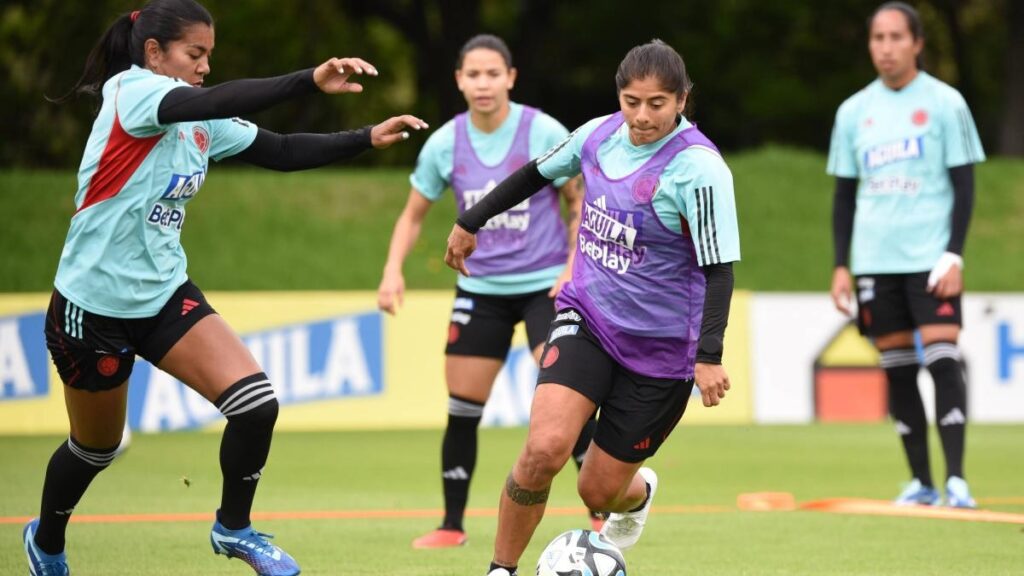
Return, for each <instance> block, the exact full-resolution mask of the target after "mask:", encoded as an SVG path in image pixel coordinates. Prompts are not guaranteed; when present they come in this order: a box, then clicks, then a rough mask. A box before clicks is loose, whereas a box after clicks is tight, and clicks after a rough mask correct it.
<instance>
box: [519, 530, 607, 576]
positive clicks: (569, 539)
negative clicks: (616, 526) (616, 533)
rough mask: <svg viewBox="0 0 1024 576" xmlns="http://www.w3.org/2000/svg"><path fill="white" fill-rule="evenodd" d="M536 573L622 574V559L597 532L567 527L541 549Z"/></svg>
mask: <svg viewBox="0 0 1024 576" xmlns="http://www.w3.org/2000/svg"><path fill="white" fill-rule="evenodd" d="M537 576H626V561H625V560H624V559H623V558H622V552H620V551H619V549H618V548H616V547H615V544H612V543H611V541H610V540H608V539H607V538H605V537H604V536H602V535H601V534H600V533H599V532H593V531H591V530H570V531H568V532H563V533H562V534H559V535H558V536H556V537H555V539H554V540H552V541H551V543H550V544H548V545H547V547H546V548H544V552H542V553H541V555H540V560H538V561H537Z"/></svg>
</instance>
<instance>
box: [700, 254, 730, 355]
mask: <svg viewBox="0 0 1024 576" xmlns="http://www.w3.org/2000/svg"><path fill="white" fill-rule="evenodd" d="M703 271H704V277H705V278H706V279H707V289H706V291H705V293H704V318H703V319H702V320H701V323H700V342H699V343H698V345H697V362H701V363H703V364H721V363H722V348H723V340H724V339H725V326H726V324H728V323H729V304H731V303H732V285H733V274H732V262H727V263H725V264H711V265H709V266H704V267H703Z"/></svg>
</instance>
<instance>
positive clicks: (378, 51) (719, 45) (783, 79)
mask: <svg viewBox="0 0 1024 576" xmlns="http://www.w3.org/2000/svg"><path fill="white" fill-rule="evenodd" d="M1013 1H1014V0H922V1H919V2H913V3H914V4H916V5H917V6H918V7H919V8H920V11H921V14H922V18H923V19H924V21H925V25H926V31H927V35H928V42H927V47H926V52H927V54H926V56H927V60H928V62H929V68H930V69H931V70H933V72H934V73H935V74H936V75H938V76H939V77H940V78H942V79H944V80H946V81H948V82H950V83H952V84H954V85H955V86H957V87H958V88H959V89H960V90H961V91H962V92H963V93H964V95H965V97H966V98H967V100H968V102H969V104H970V105H971V109H972V110H973V112H974V115H975V118H976V120H977V123H978V125H979V128H980V130H981V132H982V137H983V139H984V141H985V144H986V148H987V149H988V150H989V151H993V152H994V151H997V150H998V136H999V133H1000V129H1001V128H1002V122H1003V118H1004V116H1005V115H1006V112H1005V111H1006V110H1007V108H1008V102H1010V101H1015V100H1014V95H1013V94H1012V93H1011V91H1010V90H1006V89H1004V86H1005V85H1006V82H1005V80H1006V75H1007V73H1008V72H1007V71H1008V70H1010V62H1009V59H1010V58H1011V56H1012V54H1011V51H1010V50H1008V46H1009V40H1008V39H1009V38H1010V35H1011V27H1014V26H1016V29H1018V30H1017V34H1018V35H1019V33H1020V31H1019V28H1020V25H1021V24H1020V22H1019V21H1020V18H1019V17H1018V16H1013V17H1008V15H1009V14H1010V13H1011V12H1013V14H1015V15H1019V13H1020V12H1021V10H1016V11H1013V10H1011V8H1012V7H1013ZM141 4H142V3H141V1H140V2H139V3H138V4H136V3H134V2H129V1H127V0H94V1H90V2H77V1H69V0H6V1H5V2H4V3H3V5H2V6H0V78H3V82H4V84H3V86H2V88H3V89H2V90H0V166H58V167H73V166H75V165H77V163H78V160H79V157H80V154H81V149H82V146H83V145H84V142H85V139H86V137H87V135H88V131H89V128H90V124H91V119H92V113H91V111H92V109H93V107H94V106H95V103H94V102H90V101H87V100H79V101H77V102H73V103H70V104H65V105H55V104H51V103H48V102H46V101H45V100H44V98H43V95H44V94H49V95H51V96H55V95H60V94H62V93H63V92H65V91H66V90H67V89H68V88H69V87H70V86H71V85H73V84H74V81H75V80H76V79H77V78H78V76H79V75H80V73H81V70H82V66H83V63H84V61H85V56H86V54H87V53H88V52H89V50H90V48H91V47H92V45H93V44H94V43H95V42H96V40H97V39H98V38H99V36H100V34H101V33H102V32H103V30H105V28H106V26H107V25H109V23H110V22H112V21H113V19H114V18H115V17H116V16H117V15H118V14H120V13H123V12H126V11H129V10H132V9H135V8H138V7H140V6H141ZM204 4H205V5H206V6H207V7H208V8H209V9H210V11H211V13H212V14H213V15H214V18H215V20H216V29H217V49H216V51H215V54H214V59H213V73H212V75H211V77H210V79H209V81H210V82H211V83H217V82H223V81H226V80H231V79H236V78H244V77H259V76H270V75H276V74H281V73H285V72H289V71H292V70H295V69H299V68H304V67H309V66H313V65H315V64H317V63H319V62H321V61H323V60H324V59H326V58H327V57H329V56H353V55H357V56H361V57H364V58H366V59H367V60H369V61H371V62H373V63H375V64H376V65H377V66H378V67H379V69H380V70H381V76H380V77H379V78H375V79H372V80H369V81H367V82H366V87H367V90H366V92H365V93H364V94H361V95H356V96H341V97H333V98H329V97H326V96H310V97H308V98H306V99H303V100H302V101H299V102H295V103H289V104H285V105H281V106H278V107H276V108H274V109H272V110H269V111H266V112H263V113H261V114H258V115H255V116H253V117H252V118H251V119H252V120H254V121H255V122H257V123H258V124H260V125H262V126H264V127H267V128H269V129H271V130H276V131H281V132H296V131H320V132H322V131H333V130H339V129H345V128H352V127H357V126H361V125H365V124H368V123H372V122H375V121H379V120H381V119H383V118H386V117H388V116H391V115H394V114H397V113H405V112H409V113H414V114H417V115H419V116H421V117H423V118H424V119H426V120H427V121H428V122H430V123H431V124H432V125H434V126H439V125H440V124H441V123H443V122H444V121H446V120H447V119H448V118H450V117H451V115H452V114H453V113H455V112H457V111H459V110H462V109H464V108H465V103H464V102H463V101H462V99H461V95H460V94H459V93H458V92H457V91H456V89H455V86H454V81H453V75H452V73H453V69H454V61H455V56H456V54H457V51H458V49H459V47H460V46H461V45H462V43H463V42H464V41H465V40H466V39H468V38H469V37H471V36H472V35H474V34H476V33H479V32H492V33H496V34H499V35H501V36H502V37H504V38H505V39H506V40H507V41H508V43H509V45H510V46H511V48H512V50H513V54H514V57H515V64H516V66H517V67H518V68H519V69H520V76H519V81H518V82H517V85H516V89H515V91H514V92H513V98H515V99H517V100H519V101H522V102H526V103H529V104H532V105H534V106H538V107H541V108H543V109H544V110H545V111H547V112H548V113H550V114H552V115H553V116H554V117H556V118H558V119H559V120H561V121H562V122H563V123H564V124H565V125H566V126H568V127H570V129H571V128H574V127H575V126H577V125H579V124H581V123H582V122H584V121H586V120H588V119H589V118H592V117H594V116H598V115H602V114H606V113H608V112H610V111H612V110H614V108H615V106H616V102H615V90H614V80H613V78H614V73H615V69H616V67H617V66H618V63H619V61H620V60H621V58H622V56H623V55H624V54H625V52H626V51H627V50H628V49H629V48H631V47H632V46H634V45H637V44H640V43H643V42H646V41H648V40H650V39H651V38H656V37H657V38H661V39H663V40H665V41H666V42H668V43H669V44H671V45H673V46H674V47H675V48H676V49H678V50H679V51H680V52H681V53H682V54H683V57H684V59H685V60H686V62H687V66H688V69H689V73H690V75H691V77H692V79H693V81H694V82H695V84H696V89H695V91H694V93H693V99H694V104H695V113H694V118H695V120H697V122H699V123H700V125H701V126H702V129H704V130H705V132H707V133H708V134H710V135H712V138H714V139H715V141H716V142H717V143H718V144H719V145H720V146H721V147H723V148H725V149H731V150H735V149H741V148H746V147H751V146H758V145H761V144H764V143H783V144H792V145H799V146H809V147H814V148H816V149H819V150H823V149H824V148H825V146H826V145H827V143H828V136H829V132H830V130H831V126H832V119H833V116H834V114H835V110H836V108H837V107H838V105H839V104H840V103H841V102H842V100H843V99H845V98H846V97H848V96H850V95H851V94H852V93H853V92H855V91H856V90H858V89H859V88H860V87H862V86H864V85H866V84H867V83H868V82H870V81H871V80H872V79H873V77H874V71H873V69H872V66H871V62H870V60H869V58H868V54H867V27H866V20H867V17H868V16H869V15H870V14H871V13H872V11H873V10H874V9H875V8H876V7H877V6H878V4H879V2H878V0H831V1H829V2H807V1H804V0H775V1H773V2H764V1H763V0H723V1H720V2H699V1H697V0H661V1H651V2H646V3H641V4H637V5H632V4H626V3H623V2H618V1H614V0H589V1H587V2H581V1H564V2H547V1H545V0H516V1H514V2H513V1H501V0H333V1H332V0H299V1H294V2H280V1H279V0H247V1H246V2H237V1H230V0H206V2H204ZM1017 57H1018V58H1019V57H1020V55H1019V54H1018V55H1017ZM1017 96H1019V97H1020V98H1022V99H1024V95H1017ZM1014 117H1016V116H1014ZM1021 129H1022V130H1024V126H1022V127H1021ZM415 154H416V150H415V149H413V148H412V147H401V148H396V149H395V150H389V151H386V152H384V153H380V154H373V155H366V157H365V158H364V159H363V160H362V162H365V163H376V164H387V165H400V164H409V163H411V162H412V161H413V159H414V157H415Z"/></svg>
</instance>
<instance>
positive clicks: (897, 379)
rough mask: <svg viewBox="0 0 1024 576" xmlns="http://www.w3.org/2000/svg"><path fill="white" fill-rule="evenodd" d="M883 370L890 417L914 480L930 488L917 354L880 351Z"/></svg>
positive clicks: (900, 349) (925, 422) (930, 479)
mask: <svg viewBox="0 0 1024 576" xmlns="http://www.w3.org/2000/svg"><path fill="white" fill-rule="evenodd" d="M882 367H883V368H884V369H885V375H886V376H887V377H888V380H889V413H890V414H891V415H892V417H893V420H895V421H896V431H897V432H898V433H899V435H900V438H901V439H902V440H903V451H904V452H905V453H906V455H907V462H908V463H909V464H910V472H911V474H913V476H914V478H917V479H918V480H920V481H921V484H924V485H925V486H933V485H934V484H933V483H932V473H931V468H930V466H929V463H928V418H927V416H926V415H925V413H924V402H923V401H922V400H921V392H920V391H919V390H918V389H917V372H918V370H919V366H918V364H917V353H916V352H915V351H914V349H913V348H898V349H894V350H883V351H882Z"/></svg>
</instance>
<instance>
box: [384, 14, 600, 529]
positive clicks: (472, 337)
mask: <svg viewBox="0 0 1024 576" xmlns="http://www.w3.org/2000/svg"><path fill="white" fill-rule="evenodd" d="M455 68H456V69H455V82H456V83H457V84H458V87H459V90H460V91H461V92H462V94H463V96H464V97H465V98H466V103H467V104H468V106H469V111H468V112H464V113H462V114H459V115H458V116H456V117H455V118H454V119H452V120H450V121H448V122H447V123H446V124H445V125H444V126H442V127H441V128H440V129H439V130H438V131H437V132H435V133H434V134H432V135H431V136H430V138H429V139H428V140H427V142H426V144H425V145H424V146H423V150H421V151H420V155H419V159H418V161H417V163H416V170H415V172H413V174H412V177H411V178H410V180H411V182H412V190H411V191H410V192H409V200H408V202H407V203H406V205H405V209H404V210H403V211H402V214H401V216H399V218H398V222H396V224H395V231H394V234H393V235H392V237H391V247H390V250H389V251H388V261H387V264H385V266H384V275H383V279H382V280H381V283H380V289H379V292H378V306H379V307H380V309H381V310H384V311H386V312H388V313H391V314H394V313H395V311H396V308H397V306H399V305H401V303H402V298H403V294H404V292H405V279H404V278H403V276H402V264H403V263H404V262H405V258H406V256H407V255H408V253H409V250H411V249H412V246H413V245H414V244H415V243H416V239H417V238H418V237H419V234H420V227H421V225H422V222H423V219H424V217H425V216H426V214H427V212H428V211H429V210H430V207H431V206H432V205H433V203H434V202H436V201H437V200H438V199H439V198H440V197H441V195H442V193H443V192H444V190H445V188H446V187H448V186H451V188H452V191H453V193H454V194H455V200H456V203H457V204H458V209H459V212H460V213H461V212H464V211H465V210H468V209H469V208H471V207H472V206H473V205H474V204H476V203H477V202H479V201H480V199H481V198H483V197H484V196H485V195H486V194H488V193H489V192H490V190H491V189H492V188H493V187H494V185H495V183H497V182H500V181H501V180H503V179H505V177H507V176H508V175H509V174H511V173H512V172H513V171H515V170H516V169H517V168H519V167H520V166H522V165H523V164H525V163H526V162H527V160H529V159H530V158H532V157H534V156H537V155H539V154H540V153H542V152H543V151H545V150H547V149H548V148H550V147H551V146H553V145H555V144H557V143H558V142H560V141H561V140H562V139H564V138H565V137H566V135H567V134H568V133H569V132H568V130H566V129H565V127H563V126H562V125H561V124H559V123H558V121H557V120H555V119H554V118H552V117H550V116H548V115H547V114H544V113H543V112H540V111H539V110H536V109H533V108H530V107H528V106H523V105H521V104H517V103H515V102H511V101H510V100H509V91H510V90H511V89H512V86H513V85H514V84H515V81H516V69H515V68H513V67H512V54H511V52H509V49H508V47H507V46H506V45H505V42H504V41H502V40H501V39H500V38H498V37H496V36H492V35H489V34H482V35H479V36H475V37H473V38H471V39H470V40H469V41H468V42H466V44H465V45H464V46H463V47H462V50H461V51H460V53H459V59H458V62H457V64H456V67H455ZM578 184H579V180H578V179H572V180H570V179H567V178H562V179H559V180H557V181H555V182H553V183H549V185H547V186H546V187H545V188H544V190H543V192H542V193H541V194H538V195H537V196H535V197H533V198H531V199H530V200H528V201H524V202H523V203H522V204H519V205H517V206H514V207H511V208H510V209H509V210H508V211H507V212H504V213H502V214H501V215H500V216H498V217H496V218H494V219H493V220H491V221H490V222H488V223H487V225H486V226H484V227H483V228H484V229H483V230H481V232H480V251H479V252H477V253H476V255H474V257H473V259H472V260H470V262H469V266H470V267H472V268H473V271H474V273H475V274H474V276H473V277H469V276H461V277H460V278H459V280H458V283H457V287H456V291H455V304H454V306H453V310H452V316H451V323H450V326H449V329H448V346H447V348H446V350H445V380H446V382H447V385H448V426H447V429H446V430H445V435H444V439H443V441H442V445H441V478H442V484H443V486H444V501H445V517H444V520H443V522H442V524H441V527H440V528H439V529H437V530H434V531H432V532H429V533H428V534H426V535H424V536H422V537H420V538H417V539H416V540H414V541H413V547H415V548H443V547H448V546H459V545H461V544H464V543H465V541H466V534H465V530H464V527H463V524H462V520H463V516H464V515H465V511H466V500H467V498H468V496H469V484H470V481H471V480H472V477H473V468H474V466H475V464H476V456H477V428H478V427H479V425H480V418H481V416H482V414H483V410H484V404H485V403H486V402H487V398H488V397H489V396H490V394H491V387H492V386H493V384H494V379H495V377H496V376H497V375H498V372H499V371H500V370H501V366H502V364H503V363H504V361H505V357H506V356H507V355H508V350H509V345H510V344H511V341H512V333H513V331H514V328H515V325H516V324H518V323H519V322H524V323H525V324H526V334H527V339H528V341H529V344H530V348H531V350H533V354H534V357H535V358H537V359H539V357H540V351H541V344H542V343H543V342H544V336H545V334H546V330H547V326H548V325H549V324H550V323H551V319H552V318H553V317H554V313H555V308H554V296H555V295H556V294H558V291H559V290H560V288H561V286H562V284H563V283H564V282H565V281H566V280H568V278H569V274H570V269H571V264H572V260H571V258H572V257H571V255H569V254H568V241H569V238H570V237H572V238H575V234H576V227H577V225H578V222H579V211H580V203H581V202H582V199H583V194H582V190H581V189H580V187H579V185H578ZM559 192H561V194H562V195H563V196H564V197H565V199H566V202H567V203H568V204H569V215H570V218H569V223H568V230H567V226H566V224H565V223H564V222H563V221H562V217H561V213H560V210H559V202H558V195H559ZM567 261H568V265H567ZM591 435H592V426H591V427H589V428H587V429H585V430H583V432H582V434H581V436H580V441H579V442H578V443H577V444H576V446H575V448H574V450H573V456H574V458H575V459H576V462H577V465H579V463H581V462H582V459H583V455H584V453H585V452H586V449H587V446H588V445H589V444H590V436H591ZM591 519H592V522H594V523H595V525H597V526H599V525H600V522H602V520H601V517H600V516H598V515H597V514H596V513H591Z"/></svg>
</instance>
